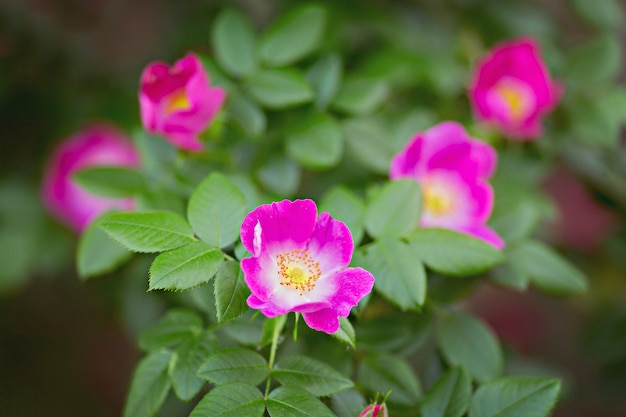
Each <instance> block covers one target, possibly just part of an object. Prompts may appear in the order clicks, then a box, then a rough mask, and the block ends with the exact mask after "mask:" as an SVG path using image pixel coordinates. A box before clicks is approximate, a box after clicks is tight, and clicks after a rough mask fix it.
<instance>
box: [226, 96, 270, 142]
mask: <svg viewBox="0 0 626 417" xmlns="http://www.w3.org/2000/svg"><path fill="white" fill-rule="evenodd" d="M227 112H228V114H229V116H231V117H232V118H233V119H234V120H235V121H236V122H237V124H238V125H239V126H240V127H241V129H242V130H243V131H244V132H246V133H247V134H248V135H249V136H251V137H253V138H258V137H259V136H261V135H262V134H263V132H265V127H266V125H267V119H266V117H265V113H264V112H263V110H261V109H260V108H259V106H257V105H256V104H255V103H254V102H253V101H251V100H250V99H248V97H246V96H244V95H243V94H237V95H234V96H232V97H229V99H228V107H227Z"/></svg>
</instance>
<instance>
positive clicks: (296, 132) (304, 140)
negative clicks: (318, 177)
mask: <svg viewBox="0 0 626 417" xmlns="http://www.w3.org/2000/svg"><path fill="white" fill-rule="evenodd" d="M287 152H288V153H289V155H291V157H292V158H293V159H294V160H296V161H297V162H299V163H300V165H302V166H304V167H307V168H311V169H327V168H330V167H333V166H335V165H337V164H338V163H339V160H340V159H341V154H342V153H343V132H342V131H341V128H340V126H339V124H338V123H337V122H336V121H335V119H333V118H332V117H331V116H329V115H328V114H326V113H316V112H315V113H310V114H309V115H308V116H307V117H306V118H304V119H303V120H301V121H299V123H298V125H297V126H295V127H294V128H293V129H292V130H291V131H290V133H289V134H288V136H287Z"/></svg>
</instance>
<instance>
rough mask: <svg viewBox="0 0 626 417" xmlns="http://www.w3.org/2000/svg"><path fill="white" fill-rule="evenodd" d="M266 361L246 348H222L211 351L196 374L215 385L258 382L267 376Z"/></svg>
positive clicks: (255, 383)
mask: <svg viewBox="0 0 626 417" xmlns="http://www.w3.org/2000/svg"><path fill="white" fill-rule="evenodd" d="M268 374H269V369H268V365H267V361H266V360H265V358H264V357H263V356H261V355H259V354H258V353H256V352H253V351H251V350H248V349H243V348H233V349H224V350H220V351H217V352H215V353H213V354H212V355H211V356H209V358H208V359H207V360H206V361H205V362H204V364H203V365H202V366H201V367H200V369H198V376H199V377H201V378H204V379H206V380H208V381H211V382H213V383H214V384H217V385H223V384H229V383H232V382H247V383H250V384H254V385H257V384H260V383H261V382H263V380H265V378H267V375H268Z"/></svg>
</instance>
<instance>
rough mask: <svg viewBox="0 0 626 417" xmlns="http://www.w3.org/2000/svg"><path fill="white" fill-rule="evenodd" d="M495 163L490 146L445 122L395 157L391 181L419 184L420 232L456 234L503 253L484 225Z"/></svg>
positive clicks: (488, 209)
mask: <svg viewBox="0 0 626 417" xmlns="http://www.w3.org/2000/svg"><path fill="white" fill-rule="evenodd" d="M496 161H497V154H496V152H495V151H494V149H493V148H492V147H491V146H489V145H488V144H486V143H484V142H481V141H479V140H476V139H473V138H471V137H469V136H468V134H467V133H466V132H465V129H463V126H461V125H459V124H458V123H454V122H443V123H440V124H438V125H437V126H435V127H433V128H431V129H429V130H427V131H426V132H422V133H418V134H417V135H415V136H414V137H413V139H412V140H410V141H409V143H408V144H407V145H406V147H405V148H404V149H403V150H402V151H400V152H399V153H398V154H397V155H396V156H394V158H393V160H392V162H391V168H390V171H389V177H390V178H391V179H399V178H411V179H414V180H415V181H417V182H418V183H419V184H420V186H421V188H422V197H423V207H422V217H421V219H420V226H423V227H442V228H447V229H453V230H456V231H458V232H461V233H465V234H468V235H471V236H474V237H476V238H478V239H482V240H484V241H485V242H487V243H490V244H492V245H493V246H495V247H497V248H502V247H503V246H504V242H503V241H502V239H501V238H500V236H498V235H497V234H496V233H495V232H494V231H493V230H492V229H490V228H489V227H488V226H486V225H485V223H486V222H487V220H488V219H489V216H490V215H491V210H492V208H493V190H492V188H491V186H490V185H489V183H488V182H487V179H488V178H489V177H491V175H492V174H493V172H494V170H495V168H496Z"/></svg>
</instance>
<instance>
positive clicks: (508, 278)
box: [489, 262, 528, 290]
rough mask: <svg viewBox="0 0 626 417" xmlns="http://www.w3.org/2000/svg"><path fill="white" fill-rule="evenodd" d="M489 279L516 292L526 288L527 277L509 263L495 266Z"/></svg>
mask: <svg viewBox="0 0 626 417" xmlns="http://www.w3.org/2000/svg"><path fill="white" fill-rule="evenodd" d="M489 274H490V275H489V277H490V278H491V280H492V281H493V282H495V283H497V284H500V285H503V286H505V287H510V288H514V289H516V290H525V289H526V288H527V287H528V276H527V275H526V274H524V273H523V272H522V271H520V270H519V269H518V268H516V267H515V266H514V265H513V264H512V263H511V262H506V263H503V264H500V265H496V266H495V267H494V268H493V269H492V270H491V271H490V272H489Z"/></svg>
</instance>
